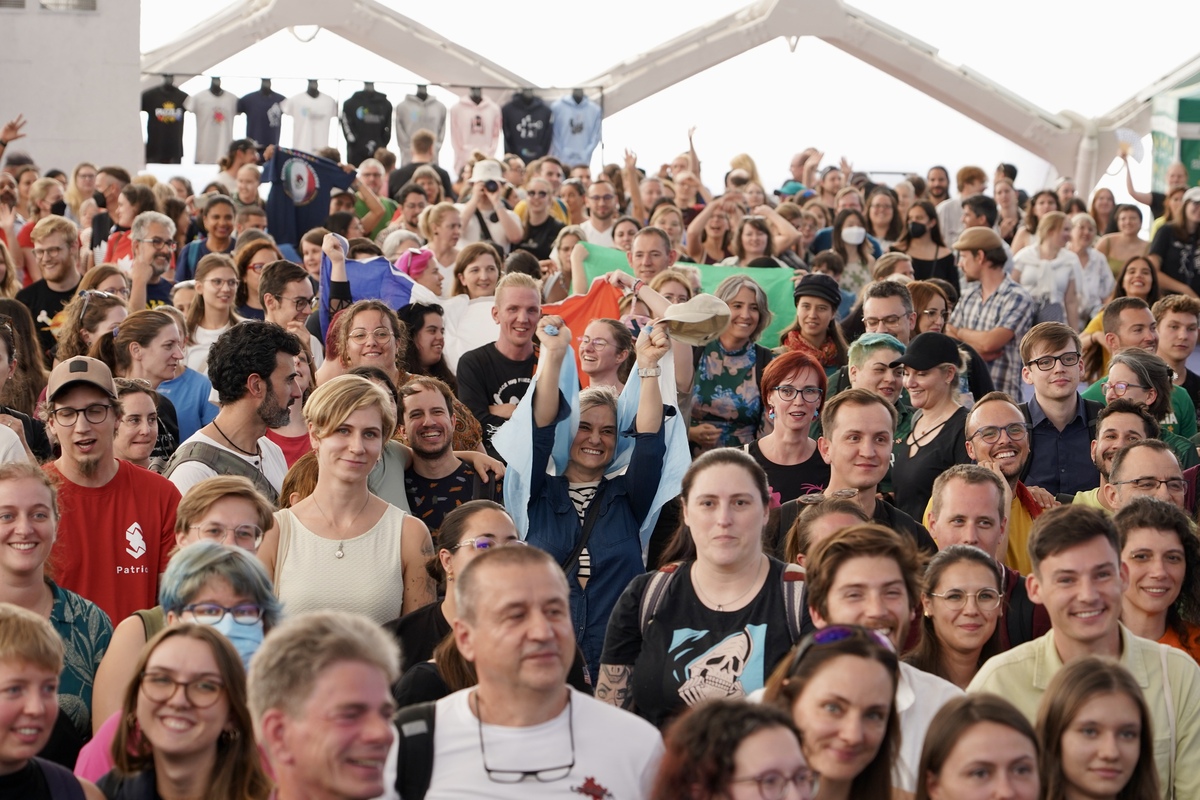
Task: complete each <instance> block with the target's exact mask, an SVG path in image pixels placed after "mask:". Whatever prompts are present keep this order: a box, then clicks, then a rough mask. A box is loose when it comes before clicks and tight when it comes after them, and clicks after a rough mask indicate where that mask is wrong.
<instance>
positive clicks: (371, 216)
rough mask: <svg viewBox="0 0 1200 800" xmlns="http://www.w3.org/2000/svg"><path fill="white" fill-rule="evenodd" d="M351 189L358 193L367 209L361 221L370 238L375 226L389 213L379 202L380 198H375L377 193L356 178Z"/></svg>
mask: <svg viewBox="0 0 1200 800" xmlns="http://www.w3.org/2000/svg"><path fill="white" fill-rule="evenodd" d="M350 188H352V189H354V190H355V191H356V192H358V196H359V197H360V198H361V199H362V201H363V204H364V205H365V206H366V207H367V213H366V214H363V218H362V220H360V221H361V222H362V226H363V230H364V231H366V232H367V236H370V235H371V231H373V230H375V226H376V225H378V224H379V223H380V221H382V220H383V215H384V214H386V213H387V211H386V209H384V207H383V203H381V202H379V198H378V197H376V196H375V193H374V192H372V191H371V189H370V187H368V186H367V185H366V184H365V183H363V182H362V181H360V180H358V179H357V178H355V179H354V183H352V184H351V185H350Z"/></svg>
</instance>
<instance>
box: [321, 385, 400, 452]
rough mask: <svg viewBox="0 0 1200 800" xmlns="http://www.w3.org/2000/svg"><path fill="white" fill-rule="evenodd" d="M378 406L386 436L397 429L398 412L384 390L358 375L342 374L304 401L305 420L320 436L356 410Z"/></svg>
mask: <svg viewBox="0 0 1200 800" xmlns="http://www.w3.org/2000/svg"><path fill="white" fill-rule="evenodd" d="M375 406H378V408H379V415H380V416H381V417H382V418H383V433H384V438H385V439H386V438H387V437H388V436H390V435H391V432H392V431H394V430H396V411H395V410H394V409H393V407H392V403H391V400H390V399H389V398H388V396H387V394H385V393H384V391H383V389H380V388H379V386H378V385H377V384H375V383H373V382H372V381H369V380H367V379H366V378H363V377H360V376H358V375H339V376H338V377H336V378H334V379H332V380H330V381H326V382H325V383H323V384H321V385H320V386H319V387H317V390H316V391H315V392H313V393H312V396H311V397H309V398H308V402H307V403H305V404H304V419H305V420H306V421H307V422H308V424H309V425H311V426H312V428H313V433H314V434H316V436H317V437H318V438H324V437H325V436H327V435H329V432H330V431H331V430H333V429H334V428H336V427H337V426H338V425H341V424H342V423H343V422H345V421H346V418H347V417H349V416H350V415H351V414H353V413H354V412H355V411H358V410H360V409H364V408H372V407H375Z"/></svg>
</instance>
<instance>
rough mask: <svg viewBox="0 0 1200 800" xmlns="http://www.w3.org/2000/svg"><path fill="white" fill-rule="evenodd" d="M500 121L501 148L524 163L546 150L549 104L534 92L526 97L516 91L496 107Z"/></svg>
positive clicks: (550, 128)
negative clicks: (502, 143) (502, 132)
mask: <svg viewBox="0 0 1200 800" xmlns="http://www.w3.org/2000/svg"><path fill="white" fill-rule="evenodd" d="M500 113H501V116H502V118H503V121H504V151H505V152H506V153H515V154H516V155H518V156H520V157H521V160H522V161H524V162H525V163H526V164H528V163H529V162H530V161H533V160H534V159H535V158H541V157H543V156H545V155H548V154H549V153H550V142H551V140H552V139H553V137H554V129H553V126H552V125H551V117H552V116H553V114H552V112H551V111H550V106H548V105H546V103H545V101H543V100H542V98H540V97H537V96H536V95H535V96H533V97H532V98H530V99H529V100H526V99H525V97H524V95H522V94H519V93H518V94H517V95H516V96H514V97H513V99H512V100H510V101H509V102H508V103H507V104H505V106H504V108H502V109H501V110H500Z"/></svg>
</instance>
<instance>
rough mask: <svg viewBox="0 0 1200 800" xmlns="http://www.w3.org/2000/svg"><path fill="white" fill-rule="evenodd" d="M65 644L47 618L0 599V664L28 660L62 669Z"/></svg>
mask: <svg viewBox="0 0 1200 800" xmlns="http://www.w3.org/2000/svg"><path fill="white" fill-rule="evenodd" d="M64 653H65V648H64V646H63V641H62V638H61V637H60V636H59V635H58V633H56V632H55V630H54V626H53V625H51V624H50V620H48V619H46V618H44V617H42V616H41V615H40V614H35V613H33V612H32V611H27V610H26V609H24V608H21V607H20V606H15V605H13V604H11V603H0V664H13V663H17V664H32V665H33V666H35V667H38V668H40V669H44V670H46V671H47V672H53V673H54V674H55V675H57V674H58V673H60V672H62V668H63V657H64Z"/></svg>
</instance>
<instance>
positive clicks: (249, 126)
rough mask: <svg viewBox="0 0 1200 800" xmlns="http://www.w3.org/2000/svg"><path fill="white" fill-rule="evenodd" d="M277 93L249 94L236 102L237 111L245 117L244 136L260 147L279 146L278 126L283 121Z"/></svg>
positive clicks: (280, 101) (281, 99)
mask: <svg viewBox="0 0 1200 800" xmlns="http://www.w3.org/2000/svg"><path fill="white" fill-rule="evenodd" d="M285 99H286V98H284V96H283V95H281V94H280V93H279V92H270V91H268V92H264V91H262V90H259V91H257V92H251V93H250V94H248V95H246V96H245V97H243V98H241V99H240V100H238V104H237V111H238V113H239V114H245V115H246V136H247V138H250V139H253V140H254V141H256V142H258V143H259V144H261V145H264V146H265V145H270V144H276V145H277V144H279V124H280V122H282V121H283V108H282V103H283V101H284V100H285Z"/></svg>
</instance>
